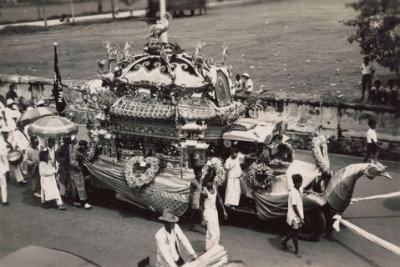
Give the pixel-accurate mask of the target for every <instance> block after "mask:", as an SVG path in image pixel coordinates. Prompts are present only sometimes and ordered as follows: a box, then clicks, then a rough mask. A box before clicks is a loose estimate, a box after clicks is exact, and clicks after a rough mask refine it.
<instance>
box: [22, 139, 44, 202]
mask: <svg viewBox="0 0 400 267" xmlns="http://www.w3.org/2000/svg"><path fill="white" fill-rule="evenodd" d="M38 146H39V141H38V139H37V138H36V137H35V136H31V146H30V147H28V148H27V150H26V153H25V162H26V164H27V166H28V177H31V179H32V191H33V195H34V196H35V197H41V195H40V191H41V189H40V175H39V148H38Z"/></svg>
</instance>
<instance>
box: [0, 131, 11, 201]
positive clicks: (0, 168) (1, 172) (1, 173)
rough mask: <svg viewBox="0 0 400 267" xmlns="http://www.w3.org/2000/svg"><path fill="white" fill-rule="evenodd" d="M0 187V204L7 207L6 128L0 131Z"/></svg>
mask: <svg viewBox="0 0 400 267" xmlns="http://www.w3.org/2000/svg"><path fill="white" fill-rule="evenodd" d="M0 131H1V135H0V187H1V204H2V205H3V206H8V205H9V203H8V201H7V179H6V176H7V172H8V171H9V164H8V157H7V155H8V150H9V144H8V142H7V139H8V128H7V127H5V126H3V127H1V129H0Z"/></svg>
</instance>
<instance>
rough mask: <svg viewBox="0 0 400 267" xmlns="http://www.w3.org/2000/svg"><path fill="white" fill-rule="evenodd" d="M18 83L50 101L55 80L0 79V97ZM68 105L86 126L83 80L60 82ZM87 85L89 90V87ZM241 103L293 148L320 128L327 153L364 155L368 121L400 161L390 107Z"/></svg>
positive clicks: (399, 131)
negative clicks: (284, 133) (284, 131)
mask: <svg viewBox="0 0 400 267" xmlns="http://www.w3.org/2000/svg"><path fill="white" fill-rule="evenodd" d="M11 83H14V84H16V91H17V93H18V95H20V96H23V97H24V98H25V99H26V100H29V101H31V99H33V102H34V101H37V99H38V98H44V99H48V100H50V101H51V98H52V96H51V90H52V88H53V81H52V80H51V79H43V78H38V77H29V76H16V75H0V94H1V95H5V94H6V92H7V90H8V86H9V84H11ZM64 84H65V95H66V98H67V102H68V104H69V109H70V110H69V112H68V114H69V117H71V118H72V119H73V120H74V121H75V122H77V123H80V124H85V123H86V120H87V119H88V117H89V116H91V115H90V114H88V113H87V112H86V109H85V108H82V107H81V103H82V95H83V94H85V92H83V91H82V90H81V88H83V87H84V86H83V85H84V84H85V81H64ZM89 87H90V86H89ZM236 99H237V100H239V101H242V102H244V103H250V104H251V103H254V102H255V101H256V100H259V101H260V104H261V105H262V106H263V108H264V110H263V111H260V112H259V113H258V119H260V120H263V121H273V122H279V121H281V120H287V121H288V135H289V136H290V137H291V142H292V144H293V145H294V147H296V148H299V149H310V147H311V133H312V132H313V130H314V129H315V127H317V126H318V125H322V127H323V130H322V133H323V134H324V135H325V136H327V137H328V139H329V141H330V142H329V152H331V153H340V154H346V155H355V156H362V155H365V150H366V132H367V130H368V120H369V119H370V118H375V119H376V120H377V134H378V140H379V141H382V143H383V146H384V147H385V148H386V149H385V150H384V151H382V152H381V156H380V158H384V159H390V160H397V161H398V160H400V123H399V122H400V119H399V117H398V115H397V114H396V112H395V110H394V109H393V108H392V107H388V106H376V105H368V104H351V103H346V102H345V101H343V100H340V99H337V98H336V99H332V98H326V97H325V96H321V97H319V96H313V97H310V96H307V95H283V94H272V93H268V92H267V93H263V94H261V95H256V96H254V95H253V96H250V97H249V96H247V95H238V96H237V98H236Z"/></svg>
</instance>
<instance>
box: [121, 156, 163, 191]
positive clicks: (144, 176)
mask: <svg viewBox="0 0 400 267" xmlns="http://www.w3.org/2000/svg"><path fill="white" fill-rule="evenodd" d="M142 162H146V168H147V169H146V171H145V172H144V173H138V172H137V170H138V169H139V168H140V163H142ZM159 170H160V160H159V159H157V158H155V157H147V158H144V157H143V156H134V157H132V158H131V159H130V160H129V161H128V162H127V163H126V166H125V179H126V181H127V183H128V185H129V187H130V188H132V189H133V188H135V189H137V188H142V187H143V186H145V185H148V184H150V183H151V182H153V180H154V178H155V177H156V175H157V173H158V171H159Z"/></svg>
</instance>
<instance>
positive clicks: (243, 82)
mask: <svg viewBox="0 0 400 267" xmlns="http://www.w3.org/2000/svg"><path fill="white" fill-rule="evenodd" d="M253 91H254V84H253V80H252V79H251V78H250V75H249V74H248V73H247V72H245V73H243V74H242V75H240V74H236V76H235V81H234V82H233V85H232V87H231V95H232V96H234V95H236V93H239V92H244V93H246V94H250V93H252V92H253Z"/></svg>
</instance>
